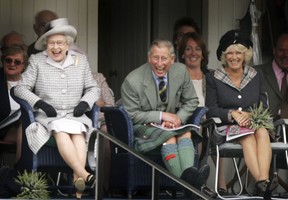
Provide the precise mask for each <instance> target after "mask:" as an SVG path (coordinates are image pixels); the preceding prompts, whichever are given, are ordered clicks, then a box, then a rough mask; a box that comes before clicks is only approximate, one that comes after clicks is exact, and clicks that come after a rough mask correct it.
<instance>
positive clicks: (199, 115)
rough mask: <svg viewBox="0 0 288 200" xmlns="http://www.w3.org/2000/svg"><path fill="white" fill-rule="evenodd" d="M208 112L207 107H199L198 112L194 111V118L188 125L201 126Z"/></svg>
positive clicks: (189, 120) (190, 119)
mask: <svg viewBox="0 0 288 200" xmlns="http://www.w3.org/2000/svg"><path fill="white" fill-rule="evenodd" d="M207 112H208V108H207V107H197V108H196V110H194V112H193V114H192V116H191V117H190V118H189V119H188V120H187V123H189V124H195V125H198V126H200V124H201V121H202V119H203V117H204V115H205V114H206V113H207Z"/></svg>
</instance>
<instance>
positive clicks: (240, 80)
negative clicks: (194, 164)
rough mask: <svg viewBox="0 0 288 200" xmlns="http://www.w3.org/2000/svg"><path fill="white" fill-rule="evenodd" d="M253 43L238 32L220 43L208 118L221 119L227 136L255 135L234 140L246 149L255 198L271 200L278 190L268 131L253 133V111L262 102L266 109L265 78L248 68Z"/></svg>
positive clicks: (208, 97)
mask: <svg viewBox="0 0 288 200" xmlns="http://www.w3.org/2000/svg"><path fill="white" fill-rule="evenodd" d="M252 54H253V50H252V42H251V41H250V40H249V39H248V38H245V37H244V36H242V35H241V32H240V31H238V30H231V31H228V32H227V33H226V34H224V35H223V36H222V38H221V39H220V43H219V47H218V49H217V58H218V60H219V61H220V62H221V63H222V67H221V68H219V69H217V70H215V71H213V72H210V73H209V74H207V75H206V81H207V84H206V106H207V107H208V108H209V111H208V113H207V117H219V118H220V119H221V121H222V125H224V126H226V127H225V128H226V130H224V131H225V132H228V133H230V132H234V131H235V132H242V130H244V129H245V131H246V130H248V131H250V132H251V133H252V134H249V135H245V136H242V137H239V138H238V139H235V140H233V142H234V141H237V142H238V143H240V144H241V145H242V147H243V153H244V160H245V163H246V165H247V167H248V169H249V171H250V172H251V174H252V176H253V177H254V178H255V180H256V185H255V190H254V195H257V196H258V195H261V196H264V199H270V198H271V192H272V190H274V189H275V188H276V186H277V184H276V182H277V181H276V180H273V181H270V180H269V169H270V163H271V159H272V151H271V145H270V137H269V134H270V133H269V131H268V130H267V129H266V128H263V127H260V128H259V129H256V130H255V129H251V128H250V125H251V112H250V108H253V107H254V106H258V105H259V104H260V102H262V104H263V105H264V107H267V96H266V94H265V90H264V87H263V86H264V84H263V81H264V79H263V75H262V73H260V72H259V71H256V70H255V69H254V68H252V67H250V66H249V62H250V60H251V58H252Z"/></svg>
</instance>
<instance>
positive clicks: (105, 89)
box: [93, 73, 115, 192]
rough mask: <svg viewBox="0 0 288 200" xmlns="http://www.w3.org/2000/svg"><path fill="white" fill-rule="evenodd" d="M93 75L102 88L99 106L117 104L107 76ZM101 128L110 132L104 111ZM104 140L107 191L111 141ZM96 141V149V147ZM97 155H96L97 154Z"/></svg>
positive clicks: (106, 186) (101, 117) (100, 123)
mask: <svg viewBox="0 0 288 200" xmlns="http://www.w3.org/2000/svg"><path fill="white" fill-rule="evenodd" d="M93 77H94V79H95V80H96V82H97V85H98V86H99V87H100V88H101V93H100V97H99V99H98V100H97V101H96V105H97V106H98V107H100V108H101V107H103V106H115V99H114V93H113V91H112V90H111V89H110V87H109V86H108V84H107V82H106V78H105V77H104V76H103V74H101V73H93ZM98 126H99V127H98V128H99V130H101V131H102V132H105V133H108V131H107V127H106V123H105V118H104V113H102V112H100V115H99V125H98ZM103 142H104V145H103V146H104V190H105V192H107V191H108V189H109V176H110V152H111V150H110V141H109V140H108V139H106V138H104V140H103ZM96 144H97V143H96V142H95V149H96ZM95 157H96V155H95Z"/></svg>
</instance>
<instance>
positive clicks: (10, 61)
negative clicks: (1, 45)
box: [3, 58, 24, 66]
mask: <svg viewBox="0 0 288 200" xmlns="http://www.w3.org/2000/svg"><path fill="white" fill-rule="evenodd" d="M3 61H4V63H6V64H12V63H14V65H16V66H19V65H22V64H24V62H22V61H21V60H13V59H11V58H5V59H4V60H3Z"/></svg>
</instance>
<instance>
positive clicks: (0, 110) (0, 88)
mask: <svg viewBox="0 0 288 200" xmlns="http://www.w3.org/2000/svg"><path fill="white" fill-rule="evenodd" d="M0 100H1V101H0V121H2V120H3V119H5V118H6V117H8V116H9V114H10V112H11V107H10V101H9V94H8V87H7V80H6V76H5V74H4V70H3V68H0Z"/></svg>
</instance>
